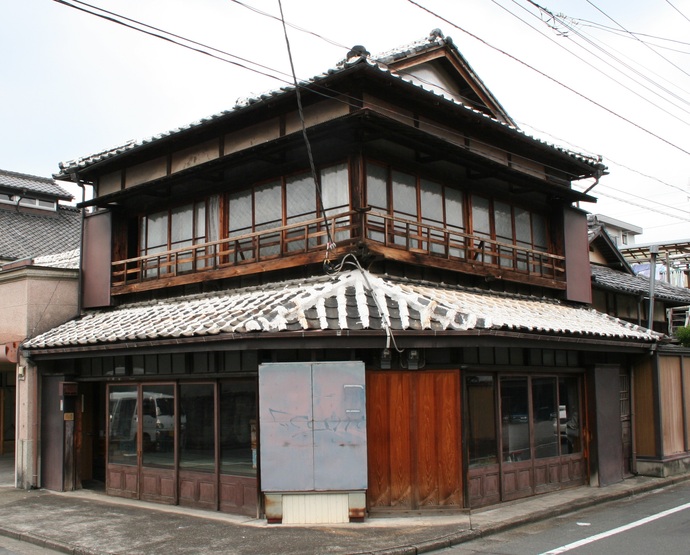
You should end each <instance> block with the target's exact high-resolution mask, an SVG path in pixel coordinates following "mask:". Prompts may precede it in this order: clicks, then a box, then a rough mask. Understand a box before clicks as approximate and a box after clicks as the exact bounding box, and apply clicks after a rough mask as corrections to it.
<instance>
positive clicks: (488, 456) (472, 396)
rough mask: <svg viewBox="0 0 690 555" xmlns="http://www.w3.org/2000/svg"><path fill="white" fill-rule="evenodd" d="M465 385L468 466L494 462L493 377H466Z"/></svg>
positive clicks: (496, 451)
mask: <svg viewBox="0 0 690 555" xmlns="http://www.w3.org/2000/svg"><path fill="white" fill-rule="evenodd" d="M466 384H467V425H468V432H469V436H468V443H469V457H470V466H471V467H472V466H481V465H486V464H494V463H497V462H498V445H497V441H496V403H495V400H494V399H495V396H494V392H495V385H494V379H493V377H492V376H468V377H467V380H466Z"/></svg>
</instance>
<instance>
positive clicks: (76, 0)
mask: <svg viewBox="0 0 690 555" xmlns="http://www.w3.org/2000/svg"><path fill="white" fill-rule="evenodd" d="M54 1H56V2H58V3H61V4H64V5H66V6H69V7H73V8H75V9H78V10H80V11H84V12H85V13H88V14H90V15H96V16H98V17H102V18H104V19H107V20H108V21H111V22H114V23H119V24H122V23H121V22H119V21H117V20H115V19H113V17H104V16H102V15H101V14H97V13H94V12H90V11H88V10H85V9H83V8H80V7H78V6H74V5H72V4H70V3H69V2H66V1H65V0H54ZM73 1H74V2H78V3H80V4H83V5H87V6H89V7H93V6H90V5H88V4H86V3H85V2H79V0H73ZM93 8H94V9H100V8H97V7H93ZM109 13H110V15H112V16H115V17H123V16H119V15H118V14H114V13H112V12H109ZM125 19H127V20H128V21H132V22H135V23H137V24H141V25H146V24H143V23H141V22H138V21H136V20H131V19H129V18H125ZM125 26H126V27H128V28H131V29H133V30H136V31H140V32H143V33H145V34H149V35H151V36H154V37H156V38H162V39H163V40H167V41H169V42H172V43H173V44H176V45H178V46H183V47H185V48H189V47H188V46H187V45H184V44H181V43H179V42H177V41H173V40H170V39H169V38H166V37H164V36H160V35H159V34H155V33H150V32H147V31H145V30H142V29H139V28H137V27H135V26H133V25H127V24H125ZM148 27H149V28H152V27H151V26H148ZM154 29H155V28H154ZM158 31H159V32H165V31H162V30H160V29H158ZM171 35H172V34H171ZM177 37H179V38H180V39H182V40H189V39H185V38H184V37H180V36H179V35H177ZM196 44H198V45H199V46H203V47H204V48H206V47H207V46H206V45H203V44H202V43H196ZM208 48H211V47H208ZM193 50H195V51H199V52H201V53H206V52H203V51H200V50H198V49H196V48H193ZM214 50H216V51H218V50H217V49H214ZM218 52H223V51H218ZM224 54H227V53H224ZM227 55H230V56H232V55H231V54H227ZM213 57H214V58H217V59H219V60H220V61H224V62H227V63H233V62H232V61H229V60H226V59H225V58H221V57H217V56H213ZM250 63H253V62H250ZM235 65H240V64H235ZM240 67H242V68H244V69H247V70H249V71H254V72H257V70H255V69H253V68H251V67H247V66H244V65H240ZM264 67H267V66H264ZM267 69H271V68H267ZM272 71H274V70H272ZM258 73H261V74H262V75H267V76H269V77H272V78H274V79H278V78H276V77H275V76H272V75H268V74H265V73H263V72H258ZM281 81H282V80H281ZM313 92H315V91H313ZM316 92H317V91H316ZM317 94H319V93H318V92H317ZM324 96H328V98H332V96H331V95H325V94H324ZM352 100H353V101H354V100H355V99H352ZM346 103H348V104H349V102H346ZM380 109H383V110H386V108H385V107H380ZM444 130H446V131H448V130H447V129H445V128H444ZM457 135H458V137H461V136H462V135H460V134H457ZM482 144H483V143H482ZM505 152H507V153H510V152H509V151H505ZM633 171H634V170H633ZM641 175H644V174H641ZM573 177H574V178H580V176H573ZM662 183H663V182H662ZM604 196H606V195H604ZM608 196H610V195H608ZM614 198H615V197H614ZM619 200H622V201H623V202H625V201H624V200H623V199H619ZM638 206H639V205H638ZM643 208H645V207H643Z"/></svg>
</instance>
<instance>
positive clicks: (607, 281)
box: [592, 264, 690, 304]
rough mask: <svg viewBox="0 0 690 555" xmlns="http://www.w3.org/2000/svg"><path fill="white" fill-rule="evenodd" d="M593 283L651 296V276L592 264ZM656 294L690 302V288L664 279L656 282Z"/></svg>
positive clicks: (656, 296) (667, 298) (664, 298)
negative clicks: (632, 273)
mask: <svg viewBox="0 0 690 555" xmlns="http://www.w3.org/2000/svg"><path fill="white" fill-rule="evenodd" d="M592 283H593V284H594V285H601V286H602V287H606V288H607V289H613V290H615V291H620V292H622V293H631V294H634V295H641V296H649V278H647V277H642V276H634V275H631V274H627V273H625V272H619V271H618V270H613V269H611V268H607V267H606V266H598V265H596V264H592ZM654 296H655V298H657V299H659V300H662V301H669V302H677V303H684V304H690V289H686V288H685V287H676V286H675V285H669V284H668V283H666V282H664V281H659V280H656V281H655V283H654Z"/></svg>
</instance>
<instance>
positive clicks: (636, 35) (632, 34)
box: [568, 17, 690, 54]
mask: <svg viewBox="0 0 690 555" xmlns="http://www.w3.org/2000/svg"><path fill="white" fill-rule="evenodd" d="M568 19H570V20H571V21H573V22H574V23H577V24H578V25H580V26H583V27H592V28H593V29H597V30H599V31H605V32H607V33H611V34H614V35H616V36H618V37H622V38H626V39H629V40H637V41H641V42H644V41H642V39H640V37H645V38H647V39H654V40H660V41H665V42H671V43H674V44H682V45H684V46H690V42H685V41H682V40H678V39H670V38H668V37H660V36H658V35H651V34H649V33H641V32H639V31H622V30H620V29H616V28H615V27H611V26H609V25H604V24H603V23H599V22H598V21H591V20H589V19H583V18H579V17H569V18H568ZM653 46H655V47H656V48H663V49H664V50H671V51H672V52H677V53H679V54H690V51H687V50H677V49H674V48H671V47H670V46H663V45H662V44H654V45H653Z"/></svg>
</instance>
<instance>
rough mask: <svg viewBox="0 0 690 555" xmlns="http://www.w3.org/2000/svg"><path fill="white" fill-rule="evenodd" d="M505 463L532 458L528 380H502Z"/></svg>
mask: <svg viewBox="0 0 690 555" xmlns="http://www.w3.org/2000/svg"><path fill="white" fill-rule="evenodd" d="M500 384H501V420H502V428H503V438H502V439H503V461H504V462H515V461H526V460H529V459H530V458H531V451H530V442H529V401H528V395H527V394H528V391H527V378H501V381H500Z"/></svg>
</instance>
